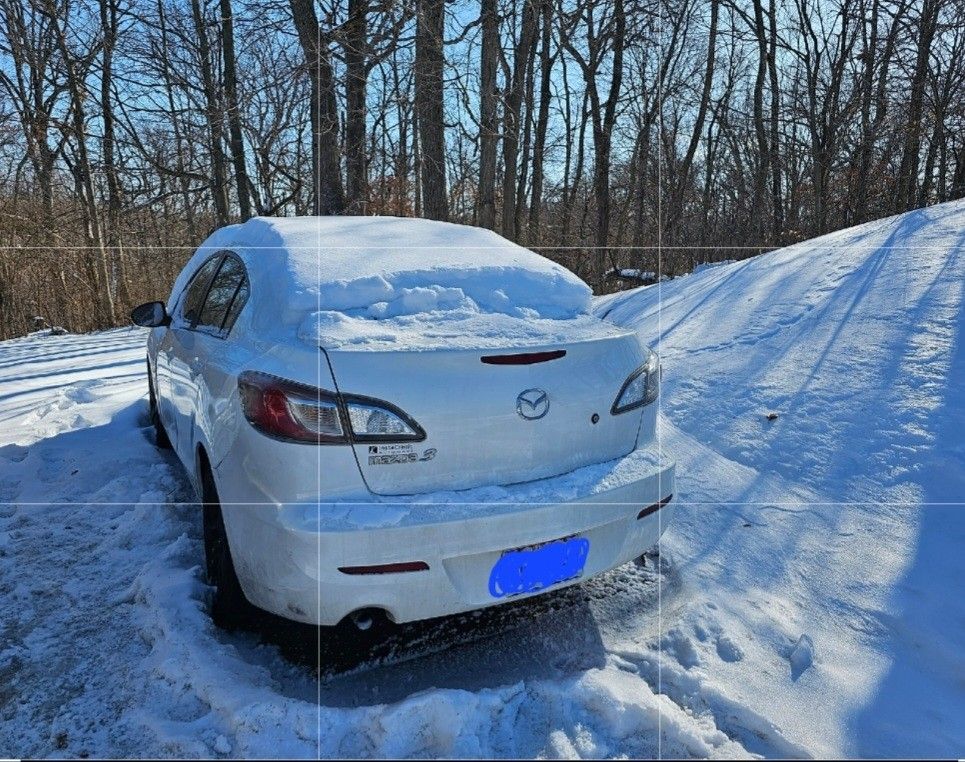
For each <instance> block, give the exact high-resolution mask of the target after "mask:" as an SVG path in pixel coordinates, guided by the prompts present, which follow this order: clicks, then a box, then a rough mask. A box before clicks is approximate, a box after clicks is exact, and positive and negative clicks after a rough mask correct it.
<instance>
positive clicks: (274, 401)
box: [238, 371, 348, 444]
mask: <svg viewBox="0 0 965 762" xmlns="http://www.w3.org/2000/svg"><path fill="white" fill-rule="evenodd" d="M238 391H239V393H240V395H241V407H242V410H244V413H245V418H247V419H248V422H249V423H251V425H252V426H254V427H255V428H256V429H258V430H259V431H261V432H262V433H263V434H267V435H268V436H271V437H275V438H276V439H284V440H288V441H292V442H306V443H310V444H347V443H348V437H347V436H346V435H345V430H344V428H343V426H342V417H341V414H340V412H339V405H338V399H337V398H336V396H335V395H334V394H332V393H331V392H326V391H323V390H321V389H315V388H313V387H310V386H304V385H302V384H296V383H295V382H293V381H286V380H285V379H281V378H276V377H275V376H270V375H268V374H267V373H256V372H254V371H246V372H244V373H242V374H241V375H240V376H239V377H238Z"/></svg>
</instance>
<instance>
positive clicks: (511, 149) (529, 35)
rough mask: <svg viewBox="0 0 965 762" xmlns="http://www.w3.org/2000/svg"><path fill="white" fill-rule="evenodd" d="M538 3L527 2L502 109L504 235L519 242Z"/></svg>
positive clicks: (526, 0)
mask: <svg viewBox="0 0 965 762" xmlns="http://www.w3.org/2000/svg"><path fill="white" fill-rule="evenodd" d="M536 2H537V0H525V2H524V4H523V18H522V22H521V26H520V30H519V42H518V43H517V45H516V51H515V55H514V57H513V79H512V82H511V83H509V86H508V87H507V94H506V102H505V105H504V107H503V215H502V216H503V219H502V232H503V235H504V236H506V237H507V238H511V239H513V240H516V238H517V236H518V231H517V230H516V180H517V177H518V167H517V162H518V160H519V121H520V120H519V115H520V109H521V107H522V102H523V92H524V86H525V83H524V81H523V80H525V79H526V68H527V64H528V63H529V58H530V48H531V47H532V46H533V39H534V37H535V36H536Z"/></svg>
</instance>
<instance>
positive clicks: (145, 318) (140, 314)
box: [131, 302, 171, 328]
mask: <svg viewBox="0 0 965 762" xmlns="http://www.w3.org/2000/svg"><path fill="white" fill-rule="evenodd" d="M131 322H132V323H134V325H141V326H144V327H145V328H159V327H160V326H162V325H170V324H171V318H170V316H169V315H168V313H167V310H166V309H165V308H164V302H147V303H146V304H142V305H141V306H140V307H135V308H134V309H133V310H131Z"/></svg>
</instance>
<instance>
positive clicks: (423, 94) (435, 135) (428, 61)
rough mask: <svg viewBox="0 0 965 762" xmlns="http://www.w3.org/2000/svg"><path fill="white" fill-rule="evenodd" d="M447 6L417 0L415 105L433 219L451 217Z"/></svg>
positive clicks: (426, 200)
mask: <svg viewBox="0 0 965 762" xmlns="http://www.w3.org/2000/svg"><path fill="white" fill-rule="evenodd" d="M445 7H446V6H445V0H417V3H416V8H417V12H418V17H417V20H416V41H415V43H416V44H415V105H416V112H417V113H418V120H419V144H420V149H421V159H422V213H423V215H424V216H425V217H427V218H428V219H430V220H448V219H449V201H448V194H447V191H446V140H445V115H444V109H443V90H442V74H443V65H444V60H443V49H442V47H443V33H444V24H445Z"/></svg>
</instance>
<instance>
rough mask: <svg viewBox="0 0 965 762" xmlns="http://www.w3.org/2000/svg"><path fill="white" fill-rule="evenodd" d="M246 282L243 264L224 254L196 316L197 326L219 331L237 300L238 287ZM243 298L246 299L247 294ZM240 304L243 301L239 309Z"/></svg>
mask: <svg viewBox="0 0 965 762" xmlns="http://www.w3.org/2000/svg"><path fill="white" fill-rule="evenodd" d="M246 282H247V278H246V277H245V266H244V265H243V264H242V263H241V260H240V259H238V258H237V257H235V256H233V255H231V254H228V255H226V256H225V258H224V261H223V262H222V263H221V268H220V269H219V270H218V274H217V275H215V276H214V280H213V281H211V288H209V289H208V296H207V298H206V299H205V301H204V307H202V308H201V315H200V317H199V318H198V327H203V328H205V329H207V330H213V331H221V330H222V328H223V327H224V326H225V325H226V321H227V318H228V315H229V313H230V312H231V311H232V309H233V307H234V302H235V301H237V296H238V292H239V289H240V288H241V286H242V285H243V284H244V283H246ZM244 298H245V299H247V295H245V296H244ZM242 306H243V303H242V304H241V305H239V307H238V310H239V311H240V309H241V307H242ZM235 317H237V314H235Z"/></svg>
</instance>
